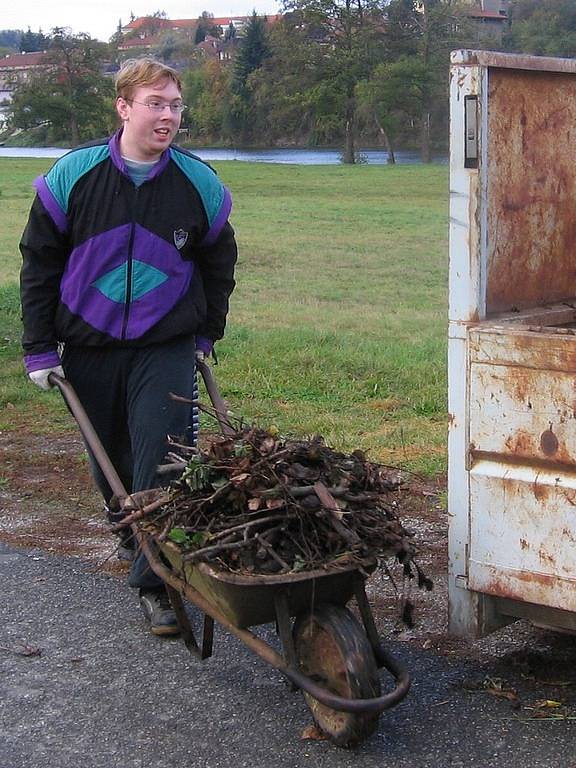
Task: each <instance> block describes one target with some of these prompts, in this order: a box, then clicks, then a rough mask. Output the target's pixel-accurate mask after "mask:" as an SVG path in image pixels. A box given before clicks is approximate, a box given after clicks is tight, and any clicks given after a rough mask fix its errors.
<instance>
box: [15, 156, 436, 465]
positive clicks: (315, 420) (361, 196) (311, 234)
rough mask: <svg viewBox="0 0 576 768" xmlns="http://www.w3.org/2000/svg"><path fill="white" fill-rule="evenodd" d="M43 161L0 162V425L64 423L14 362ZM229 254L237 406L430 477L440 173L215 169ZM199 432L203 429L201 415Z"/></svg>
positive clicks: (228, 342)
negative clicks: (27, 233)
mask: <svg viewBox="0 0 576 768" xmlns="http://www.w3.org/2000/svg"><path fill="white" fill-rule="evenodd" d="M49 164H50V162H49V161H39V160H25V159H22V160H16V159H2V160H0V330H1V333H0V345H1V346H0V364H1V370H0V408H1V412H0V429H3V430H9V429H11V428H16V426H17V425H18V424H22V423H24V422H29V421H30V420H33V422H34V425H35V428H36V429H38V430H41V429H45V430H52V429H59V428H62V427H64V426H68V427H69V425H70V422H69V420H68V417H67V416H66V414H65V412H64V409H63V407H62V405H61V403H60V400H59V396H58V395H57V393H55V392H51V393H48V394H43V393H41V392H39V391H37V390H36V389H35V388H33V387H32V386H31V385H29V384H28V383H27V382H26V380H25V378H24V376H23V373H22V367H21V363H20V356H21V353H20V348H19V338H20V328H19V308H18V300H17V277H18V270H19V261H20V257H19V252H18V241H19V238H20V234H21V231H22V229H23V227H24V226H25V223H26V217H27V211H28V208H29V206H30V203H31V201H32V188H31V182H32V180H33V178H34V177H35V176H36V175H37V174H39V173H41V172H42V171H44V170H45V169H46V168H47V167H48V166H49ZM214 165H215V167H216V168H217V170H218V172H219V174H220V175H221V177H222V178H223V180H224V181H225V183H226V184H227V185H228V186H229V188H230V189H231V191H232V194H233V198H234V209H233V215H232V223H233V225H234V227H235V229H236V232H237V238H238V244H239V250H240V259H239V264H238V270H237V280H238V286H237V289H236V291H235V293H234V295H233V297H232V308H231V313H230V317H229V325H228V331H227V335H226V337H225V339H224V340H223V341H222V342H220V343H219V344H218V345H217V352H218V356H219V360H220V364H219V366H218V367H217V368H216V370H215V373H216V376H217V379H218V382H219V384H220V387H221V389H222V391H223V394H224V396H225V397H226V398H227V399H228V401H229V403H230V405H231V408H232V409H233V411H234V413H235V414H236V415H237V416H242V417H244V418H245V419H246V420H248V421H256V422H258V423H259V424H261V425H263V426H267V425H269V424H271V423H274V424H276V425H277V426H278V427H279V428H280V430H281V431H282V432H284V433H287V434H299V435H309V434H313V433H320V434H322V435H324V437H325V438H326V440H327V442H328V443H330V444H331V445H332V446H334V447H336V448H339V449H342V450H346V451H348V450H353V449H355V448H361V449H364V450H368V451H369V455H370V457H371V458H373V459H374V460H378V461H383V462H385V463H387V464H394V465H398V466H402V467H406V468H410V469H412V470H415V471H419V472H422V473H425V474H434V473H436V472H440V471H443V470H444V469H445V466H446V458H445V452H446V371H445V369H446V362H445V356H446V324H447V321H446V315H447V261H448V259H447V234H448V229H447V215H448V187H447V183H448V173H447V169H446V168H445V167H441V166H431V167H423V166H399V167H386V166H375V165H363V166H358V167H351V168H350V167H344V166H282V165H264V164H257V163H244V162H222V163H215V164H214ZM206 426H207V427H208V426H209V425H206Z"/></svg>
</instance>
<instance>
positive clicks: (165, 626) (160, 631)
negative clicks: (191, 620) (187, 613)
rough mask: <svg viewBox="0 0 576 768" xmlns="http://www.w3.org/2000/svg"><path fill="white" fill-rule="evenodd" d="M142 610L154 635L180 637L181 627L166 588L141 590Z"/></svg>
mask: <svg viewBox="0 0 576 768" xmlns="http://www.w3.org/2000/svg"><path fill="white" fill-rule="evenodd" d="M140 608H142V613H143V614H144V616H145V617H146V619H147V620H148V621H149V622H150V630H151V632H152V634H153V635H162V636H166V635H179V634H180V627H179V626H178V621H177V619H176V614H175V613H174V609H173V608H172V605H171V603H170V599H169V598H168V594H167V592H166V590H165V589H164V587H161V588H160V589H141V590H140Z"/></svg>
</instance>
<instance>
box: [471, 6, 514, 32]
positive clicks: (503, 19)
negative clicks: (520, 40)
mask: <svg viewBox="0 0 576 768" xmlns="http://www.w3.org/2000/svg"><path fill="white" fill-rule="evenodd" d="M509 5H510V3H509V0H480V1H479V2H478V3H476V2H475V3H474V4H473V5H471V7H470V8H468V9H466V15H467V16H468V18H469V19H470V20H471V21H472V22H473V23H474V26H475V27H476V34H477V37H478V39H479V40H480V39H484V40H485V39H486V38H492V39H493V40H495V41H498V42H499V41H500V40H501V38H502V33H503V32H504V30H505V29H506V28H507V26H508V11H509Z"/></svg>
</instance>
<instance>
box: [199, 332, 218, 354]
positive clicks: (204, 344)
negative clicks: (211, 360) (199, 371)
mask: <svg viewBox="0 0 576 768" xmlns="http://www.w3.org/2000/svg"><path fill="white" fill-rule="evenodd" d="M213 347H214V342H213V341H212V339H207V338H206V336H196V349H197V350H198V351H199V352H204V354H205V355H206V357H208V355H211V354H212V348H213Z"/></svg>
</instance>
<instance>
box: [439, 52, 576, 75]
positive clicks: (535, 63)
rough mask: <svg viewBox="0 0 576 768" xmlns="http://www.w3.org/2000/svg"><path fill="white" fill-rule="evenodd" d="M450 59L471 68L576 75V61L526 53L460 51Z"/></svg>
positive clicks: (454, 53)
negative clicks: (496, 68) (495, 68)
mask: <svg viewBox="0 0 576 768" xmlns="http://www.w3.org/2000/svg"><path fill="white" fill-rule="evenodd" d="M450 58H451V61H452V63H453V64H461V65H462V66H470V67H498V68H504V69H525V70H537V71H539V72H569V73H576V61H575V60H574V59H561V58H552V57H550V56H528V55H527V54H524V53H502V52H501V51H474V50H458V51H452V54H451V57H450Z"/></svg>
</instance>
